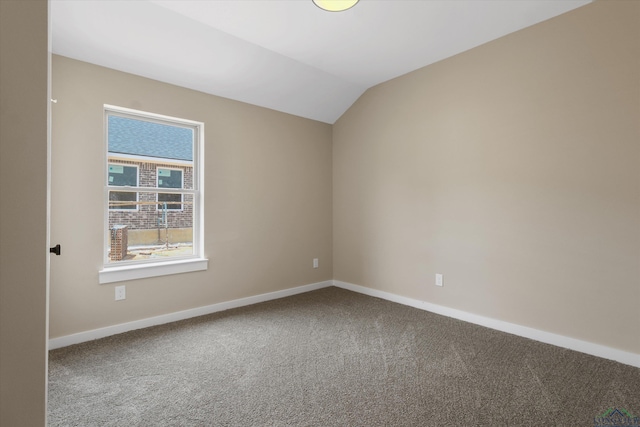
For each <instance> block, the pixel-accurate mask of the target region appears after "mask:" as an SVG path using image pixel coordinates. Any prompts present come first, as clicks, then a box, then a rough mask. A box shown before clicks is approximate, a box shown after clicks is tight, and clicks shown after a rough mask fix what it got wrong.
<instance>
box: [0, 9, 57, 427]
mask: <svg viewBox="0 0 640 427" xmlns="http://www.w3.org/2000/svg"><path fill="white" fill-rule="evenodd" d="M48 62H49V53H48V5H47V2H46V1H45V0H38V1H36V0H33V1H28V2H26V1H7V0H2V1H0V425H2V426H7V427H9V426H25V427H30V426H43V425H44V424H45V419H46V418H45V417H46V384H47V382H46V380H47V259H48V257H49V254H48V253H47V252H48V251H47V150H48V148H47V121H48V119H47V114H48V113H47V108H48V104H49V100H48V97H47V91H48V88H47V86H48Z"/></svg>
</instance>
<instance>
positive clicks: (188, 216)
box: [109, 160, 193, 230]
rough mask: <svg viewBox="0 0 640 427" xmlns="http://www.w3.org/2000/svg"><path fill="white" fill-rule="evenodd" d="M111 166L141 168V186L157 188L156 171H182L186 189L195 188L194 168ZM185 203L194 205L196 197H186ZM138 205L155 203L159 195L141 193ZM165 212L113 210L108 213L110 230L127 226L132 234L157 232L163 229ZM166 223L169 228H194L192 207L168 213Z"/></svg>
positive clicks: (140, 164)
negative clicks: (165, 169) (135, 231)
mask: <svg viewBox="0 0 640 427" xmlns="http://www.w3.org/2000/svg"><path fill="white" fill-rule="evenodd" d="M109 163H110V164H118V165H136V166H138V175H139V176H138V186H139V187H155V186H156V179H157V168H168V169H180V170H182V174H183V175H182V176H183V186H184V188H187V189H192V188H193V167H191V166H176V165H170V164H164V163H147V162H134V161H122V160H113V161H109ZM182 199H183V201H185V202H192V201H193V196H192V195H190V194H184V195H183V196H182ZM138 201H139V202H143V201H148V202H155V201H156V193H145V192H140V193H138ZM162 215H163V212H162V209H160V210H158V209H157V205H156V204H142V205H138V210H137V211H135V210H129V211H126V210H113V209H109V229H111V228H113V226H114V225H128V226H129V229H130V230H136V229H157V228H164V223H161V222H162V221H161V220H162ZM167 222H168V227H169V228H189V227H192V226H193V205H192V204H189V203H184V204H182V210H180V211H179V210H172V209H168V210H167Z"/></svg>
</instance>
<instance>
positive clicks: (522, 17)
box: [51, 0, 591, 123]
mask: <svg viewBox="0 0 640 427" xmlns="http://www.w3.org/2000/svg"><path fill="white" fill-rule="evenodd" d="M590 1H591V0H564V1H557V0H361V1H360V2H359V3H358V4H357V5H356V6H355V7H353V8H352V9H350V10H348V11H345V12H340V13H329V12H324V11H322V10H320V9H319V8H317V7H316V6H315V5H314V4H313V3H312V2H311V0H242V1H239V0H213V1H211V0H209V1H205V0H194V1H190V0H129V1H114V0H92V1H87V0H85V1H78V0H52V3H51V11H52V12H51V13H52V39H53V40H52V46H53V53H55V54H59V55H63V56H67V57H70V58H74V59H78V60H81V61H86V62H90V63H93V64H97V65H101V66H105V67H109V68H113V69H116V70H120V71H125V72H128V73H133V74H137V75H140V76H144V77H149V78H152V79H156V80H160V81H164V82H167V83H172V84H175V85H179V86H183V87H186V88H190V89H195V90H199V91H202V92H206V93H210V94H214V95H218V96H222V97H226V98H231V99H235V100H238V101H243V102H247V103H250V104H254V105H259V106H262V107H267V108H271V109H274V110H278V111H282V112H286V113H290V114H293V115H297V116H301V117H306V118H310V119H314V120H318V121H322V122H325V123H334V122H335V121H336V120H337V119H338V118H339V117H340V116H341V115H342V114H343V113H344V112H345V111H346V110H347V109H348V108H349V107H350V106H351V105H352V104H353V103H354V102H355V101H356V100H357V99H358V97H359V96H360V95H361V94H362V93H363V92H364V91H365V90H367V89H368V88H370V87H371V86H374V85H377V84H379V83H382V82H384V81H387V80H389V79H392V78H394V77H397V76H400V75H402V74H406V73H408V72H410V71H413V70H416V69H418V68H421V67H424V66H426V65H429V64H432V63H434V62H437V61H440V60H442V59H444V58H447V57H450V56H453V55H455V54H458V53H460V52H463V51H465V50H468V49H471V48H473V47H475V46H479V45H481V44H484V43H486V42H488V41H491V40H494V39H496V38H499V37H502V36H504V35H506V34H509V33H511V32H514V31H517V30H519V29H522V28H525V27H527V26H530V25H533V24H536V23H538V22H541V21H544V20H546V19H549V18H552V17H554V16H557V15H559V14H562V13H565V12H567V11H569V10H572V9H575V8H577V7H580V6H582V5H584V4H587V3H589V2H590Z"/></svg>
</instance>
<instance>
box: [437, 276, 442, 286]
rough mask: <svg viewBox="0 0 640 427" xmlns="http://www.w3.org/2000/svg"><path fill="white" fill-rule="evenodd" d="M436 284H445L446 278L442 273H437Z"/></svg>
mask: <svg viewBox="0 0 640 427" xmlns="http://www.w3.org/2000/svg"><path fill="white" fill-rule="evenodd" d="M436 286H444V278H443V277H442V274H436Z"/></svg>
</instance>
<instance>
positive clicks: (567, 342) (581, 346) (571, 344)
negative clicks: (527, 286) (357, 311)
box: [333, 280, 640, 368]
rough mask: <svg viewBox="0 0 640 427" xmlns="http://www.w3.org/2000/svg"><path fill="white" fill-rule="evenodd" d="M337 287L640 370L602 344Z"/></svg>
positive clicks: (635, 358) (634, 359)
mask: <svg viewBox="0 0 640 427" xmlns="http://www.w3.org/2000/svg"><path fill="white" fill-rule="evenodd" d="M333 285H334V286H336V287H338V288H342V289H347V290H349V291H353V292H358V293H361V294H364V295H369V296H372V297H376V298H381V299H385V300H387V301H392V302H396V303H398V304H402V305H408V306H410V307H415V308H419V309H421V310H425V311H429V312H432V313H436V314H441V315H443V316H448V317H453V318H454V319H459V320H464V321H465V322H469V323H474V324H476V325H480V326H485V327H487V328H491V329H495V330H498V331H502V332H507V333H509V334H513V335H518V336H521V337H524V338H529V339H532V340H536V341H540V342H543V343H546V344H552V345H555V346H558V347H563V348H567V349H570V350H575V351H579V352H581V353H586V354H590V355H592V356H597V357H602V358H604V359H609V360H615V361H616V362H620V363H624V364H625V365H631V366H635V367H637V368H640V354H635V353H629V352H626V351H622V350H617V349H615V348H611V347H606V346H603V345H600V344H594V343H590V342H587V341H581V340H578V339H575V338H569V337H565V336H563V335H557V334H553V333H551V332H545V331H540V330H538V329H533V328H529V327H526V326H521V325H516V324H514V323H509V322H504V321H502V320H496V319H491V318H489V317H484V316H479V315H477V314H471V313H467V312H465V311H461V310H456V309H453V308H449V307H444V306H441V305H437V304H431V303H428V302H425V301H420V300H417V299H413V298H407V297H403V296H400V295H396V294H392V293H389V292H384V291H379V290H376V289H371V288H366V287H364V286H359V285H354V284H352V283H346V282H341V281H339V280H334V281H333Z"/></svg>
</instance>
